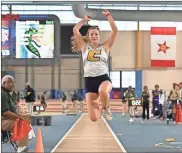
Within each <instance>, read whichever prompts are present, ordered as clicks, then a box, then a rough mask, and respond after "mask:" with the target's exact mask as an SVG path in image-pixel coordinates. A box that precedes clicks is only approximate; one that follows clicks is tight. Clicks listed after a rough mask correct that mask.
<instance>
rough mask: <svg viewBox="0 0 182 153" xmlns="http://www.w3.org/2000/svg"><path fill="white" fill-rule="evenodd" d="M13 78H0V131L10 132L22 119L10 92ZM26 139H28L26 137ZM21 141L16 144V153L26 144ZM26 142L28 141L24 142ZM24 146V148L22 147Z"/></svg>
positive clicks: (7, 76)
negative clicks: (18, 120)
mask: <svg viewBox="0 0 182 153" xmlns="http://www.w3.org/2000/svg"><path fill="white" fill-rule="evenodd" d="M14 82H15V80H14V78H13V77H12V76H10V75H5V76H4V77H3V78H2V87H1V130H3V131H10V132H12V130H13V126H14V124H15V120H16V119H24V118H23V116H22V115H20V114H18V113H17V112H16V106H15V103H14V102H13V101H12V99H11V96H10V92H12V91H13V90H14V85H15V84H14ZM27 138H28V137H27ZM24 141H25V140H22V141H20V142H19V143H18V152H21V151H23V150H24V149H25V148H26V146H27V145H28V144H27V143H25V142H24ZM26 142H28V140H26ZM22 144H25V146H22Z"/></svg>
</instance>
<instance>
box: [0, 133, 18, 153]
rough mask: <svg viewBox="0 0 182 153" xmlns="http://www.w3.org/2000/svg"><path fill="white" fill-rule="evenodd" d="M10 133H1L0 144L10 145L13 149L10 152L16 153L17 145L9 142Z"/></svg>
mask: <svg viewBox="0 0 182 153" xmlns="http://www.w3.org/2000/svg"><path fill="white" fill-rule="evenodd" d="M11 137H12V133H11V132H9V131H1V144H8V143H10V144H11V146H12V147H13V149H14V150H13V151H12V152H17V149H18V145H17V143H16V142H12V141H11Z"/></svg>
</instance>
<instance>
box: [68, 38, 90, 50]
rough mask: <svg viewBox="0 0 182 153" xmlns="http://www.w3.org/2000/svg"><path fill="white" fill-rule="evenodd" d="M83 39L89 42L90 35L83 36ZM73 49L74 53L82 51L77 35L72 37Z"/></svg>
mask: <svg viewBox="0 0 182 153" xmlns="http://www.w3.org/2000/svg"><path fill="white" fill-rule="evenodd" d="M82 38H83V40H84V41H85V43H88V42H89V38H88V36H82ZM71 46H72V47H71V49H72V52H73V53H78V52H79V51H80V48H79V46H78V43H77V42H76V38H75V36H72V37H71Z"/></svg>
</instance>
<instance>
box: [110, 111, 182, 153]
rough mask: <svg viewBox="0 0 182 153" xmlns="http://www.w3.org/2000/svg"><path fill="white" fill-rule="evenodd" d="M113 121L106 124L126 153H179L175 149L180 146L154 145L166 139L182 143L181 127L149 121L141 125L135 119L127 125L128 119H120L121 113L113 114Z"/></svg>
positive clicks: (138, 120) (139, 121)
mask: <svg viewBox="0 0 182 153" xmlns="http://www.w3.org/2000/svg"><path fill="white" fill-rule="evenodd" d="M113 117H114V119H113V120H111V121H108V124H109V125H110V127H111V128H112V130H113V131H114V133H115V134H116V135H117V137H118V139H119V140H120V142H121V144H122V145H123V146H124V148H125V149H126V151H127V152H173V153H174V152H180V150H179V149H177V148H176V147H178V146H180V147H181V148H182V144H178V145H172V144H169V143H168V144H167V143H165V144H166V145H170V146H173V147H174V148H166V147H156V146H155V144H157V143H161V142H164V141H165V139H166V138H170V137H172V138H174V139H175V141H178V142H182V126H181V125H176V124H173V123H171V124H169V125H167V124H166V121H160V120H152V119H151V120H150V121H145V123H144V124H142V123H141V120H140V118H137V119H136V120H135V122H134V123H133V124H129V121H128V120H129V117H122V115H121V113H114V114H113Z"/></svg>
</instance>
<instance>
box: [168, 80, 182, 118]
mask: <svg viewBox="0 0 182 153" xmlns="http://www.w3.org/2000/svg"><path fill="white" fill-rule="evenodd" d="M169 96H170V100H171V102H172V113H173V121H175V116H176V109H177V102H178V100H180V88H179V85H178V84H176V83H173V90H171V91H170V95H169Z"/></svg>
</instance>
